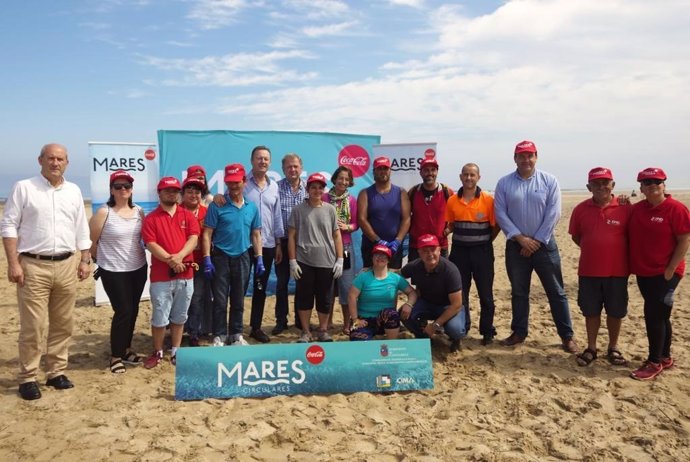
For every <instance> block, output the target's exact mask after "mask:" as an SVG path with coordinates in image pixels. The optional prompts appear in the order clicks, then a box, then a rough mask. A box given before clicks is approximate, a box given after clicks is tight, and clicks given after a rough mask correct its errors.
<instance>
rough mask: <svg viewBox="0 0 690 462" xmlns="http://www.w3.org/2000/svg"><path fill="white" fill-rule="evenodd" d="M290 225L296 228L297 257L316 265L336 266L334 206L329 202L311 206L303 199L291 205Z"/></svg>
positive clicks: (301, 260) (308, 263) (317, 266)
mask: <svg viewBox="0 0 690 462" xmlns="http://www.w3.org/2000/svg"><path fill="white" fill-rule="evenodd" d="M288 227H289V228H295V230H296V231H297V236H296V248H297V261H299V262H302V263H305V264H307V265H309V266H314V267H316V268H333V265H335V259H336V256H335V243H334V242H333V232H334V231H335V230H336V229H338V222H337V219H336V214H335V207H333V206H332V205H331V204H328V203H326V202H323V203H322V204H321V207H312V206H311V205H309V202H308V201H304V202H302V203H301V204H298V205H296V206H295V207H294V208H293V209H292V213H291V214H290V219H289V220H288Z"/></svg>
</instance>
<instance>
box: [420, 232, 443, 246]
mask: <svg viewBox="0 0 690 462" xmlns="http://www.w3.org/2000/svg"><path fill="white" fill-rule="evenodd" d="M439 245H441V244H439V243H438V238H437V237H436V236H434V235H433V234H424V235H423V236H420V237H419V239H417V248H418V249H422V248H424V247H438V246H439Z"/></svg>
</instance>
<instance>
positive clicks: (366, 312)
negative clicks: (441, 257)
mask: <svg viewBox="0 0 690 462" xmlns="http://www.w3.org/2000/svg"><path fill="white" fill-rule="evenodd" d="M391 255H392V252H391V249H389V248H388V247H386V246H385V245H376V246H374V249H373V250H372V257H373V258H372V260H373V264H372V267H371V271H363V272H361V273H359V274H358V275H357V277H356V278H355V280H354V281H353V282H352V287H351V288H350V293H349V294H348V308H349V309H350V319H351V320H352V321H351V323H352V327H351V329H350V340H371V339H372V338H373V337H374V336H375V335H381V334H383V333H385V334H386V338H387V339H396V338H398V334H400V314H399V313H398V311H397V310H396V306H397V301H398V291H401V292H404V293H405V294H406V295H407V302H406V303H405V304H407V305H410V306H412V305H414V303H415V302H416V301H417V292H415V290H414V288H412V286H411V285H410V284H409V283H408V282H407V281H406V280H405V279H404V278H403V277H402V276H400V275H399V274H397V273H394V272H392V271H388V261H389V260H390V258H391Z"/></svg>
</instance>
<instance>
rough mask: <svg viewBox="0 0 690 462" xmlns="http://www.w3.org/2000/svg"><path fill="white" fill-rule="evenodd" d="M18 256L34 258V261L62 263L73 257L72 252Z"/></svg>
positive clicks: (24, 253)
mask: <svg viewBox="0 0 690 462" xmlns="http://www.w3.org/2000/svg"><path fill="white" fill-rule="evenodd" d="M20 255H24V256H25V257H31V258H35V259H36V260H48V261H62V260H67V259H68V258H69V257H71V256H72V255H74V253H72V252H67V253H62V254H60V255H36V254H35V253H29V252H22V253H21V254H20Z"/></svg>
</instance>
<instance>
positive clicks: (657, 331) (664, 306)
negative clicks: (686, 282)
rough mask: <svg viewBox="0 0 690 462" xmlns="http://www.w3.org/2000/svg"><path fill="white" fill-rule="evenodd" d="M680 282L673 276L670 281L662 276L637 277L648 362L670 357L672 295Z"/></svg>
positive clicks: (656, 361) (678, 277) (657, 361)
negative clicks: (642, 302)
mask: <svg viewBox="0 0 690 462" xmlns="http://www.w3.org/2000/svg"><path fill="white" fill-rule="evenodd" d="M679 282H680V276H678V275H677V274H674V275H673V277H672V278H671V280H670V281H667V280H666V279H664V275H663V274H660V275H658V276H637V287H639V288H640V293H641V294H642V298H643V299H644V324H645V327H646V328H647V341H648V342H649V356H648V357H647V360H648V361H651V362H653V363H657V364H658V363H659V362H660V361H661V359H662V358H670V357H671V336H672V334H673V329H672V328H671V309H672V308H673V294H674V292H675V290H676V288H677V287H678V283H679Z"/></svg>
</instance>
